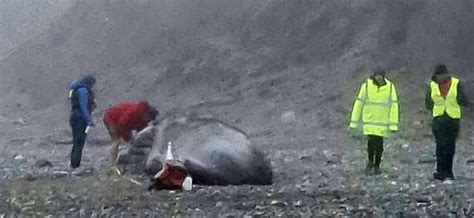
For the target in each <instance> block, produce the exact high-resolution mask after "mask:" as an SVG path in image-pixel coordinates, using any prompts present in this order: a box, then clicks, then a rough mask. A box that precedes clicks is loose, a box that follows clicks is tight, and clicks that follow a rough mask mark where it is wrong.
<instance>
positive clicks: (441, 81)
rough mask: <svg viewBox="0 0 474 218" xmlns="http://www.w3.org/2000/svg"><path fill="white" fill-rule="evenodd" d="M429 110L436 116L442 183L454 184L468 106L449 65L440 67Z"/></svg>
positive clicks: (428, 101) (429, 95)
mask: <svg viewBox="0 0 474 218" xmlns="http://www.w3.org/2000/svg"><path fill="white" fill-rule="evenodd" d="M427 90H428V91H427V93H426V98H425V104H426V109H428V110H431V114H432V116H433V123H432V129H433V134H434V136H435V139H436V172H434V173H433V177H434V178H435V179H438V180H445V179H449V180H453V179H454V174H453V157H454V153H455V151H456V139H457V137H458V134H459V127H460V125H459V123H460V120H461V111H462V110H461V106H466V105H467V99H466V95H465V94H464V91H463V89H462V86H461V82H460V80H459V79H458V78H456V77H454V76H450V75H449V74H448V68H447V67H446V66H445V65H442V64H440V65H438V66H436V68H435V71H434V75H433V77H432V78H431V81H430V83H429V85H428V89H427Z"/></svg>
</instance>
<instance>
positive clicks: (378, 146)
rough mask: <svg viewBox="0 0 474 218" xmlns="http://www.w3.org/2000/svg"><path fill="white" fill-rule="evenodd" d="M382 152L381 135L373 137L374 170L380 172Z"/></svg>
mask: <svg viewBox="0 0 474 218" xmlns="http://www.w3.org/2000/svg"><path fill="white" fill-rule="evenodd" d="M382 153H383V137H381V136H377V137H376V138H375V164H374V172H375V173H376V174H380V163H381V162H382Z"/></svg>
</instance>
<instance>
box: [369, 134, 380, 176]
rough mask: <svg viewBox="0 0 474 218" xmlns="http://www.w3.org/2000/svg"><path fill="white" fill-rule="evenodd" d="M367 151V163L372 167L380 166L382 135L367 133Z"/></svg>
mask: <svg viewBox="0 0 474 218" xmlns="http://www.w3.org/2000/svg"><path fill="white" fill-rule="evenodd" d="M367 137H368V141H367V153H368V155H369V164H370V165H372V166H374V167H377V168H378V167H380V162H381V161H382V153H383V137H381V136H375V135H368V136H367Z"/></svg>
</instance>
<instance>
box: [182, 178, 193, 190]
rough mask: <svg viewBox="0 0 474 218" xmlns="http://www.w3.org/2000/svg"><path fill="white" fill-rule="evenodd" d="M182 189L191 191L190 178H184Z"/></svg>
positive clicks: (191, 180) (191, 182)
mask: <svg viewBox="0 0 474 218" xmlns="http://www.w3.org/2000/svg"><path fill="white" fill-rule="evenodd" d="M182 187H183V190H185V191H190V190H191V189H193V178H192V177H191V176H186V178H184V181H183V185H182Z"/></svg>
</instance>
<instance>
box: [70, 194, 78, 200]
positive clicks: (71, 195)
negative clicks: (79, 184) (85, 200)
mask: <svg viewBox="0 0 474 218" xmlns="http://www.w3.org/2000/svg"><path fill="white" fill-rule="evenodd" d="M67 197H68V198H69V199H71V200H76V199H77V197H78V196H77V195H76V194H74V193H69V194H68V195H67Z"/></svg>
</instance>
